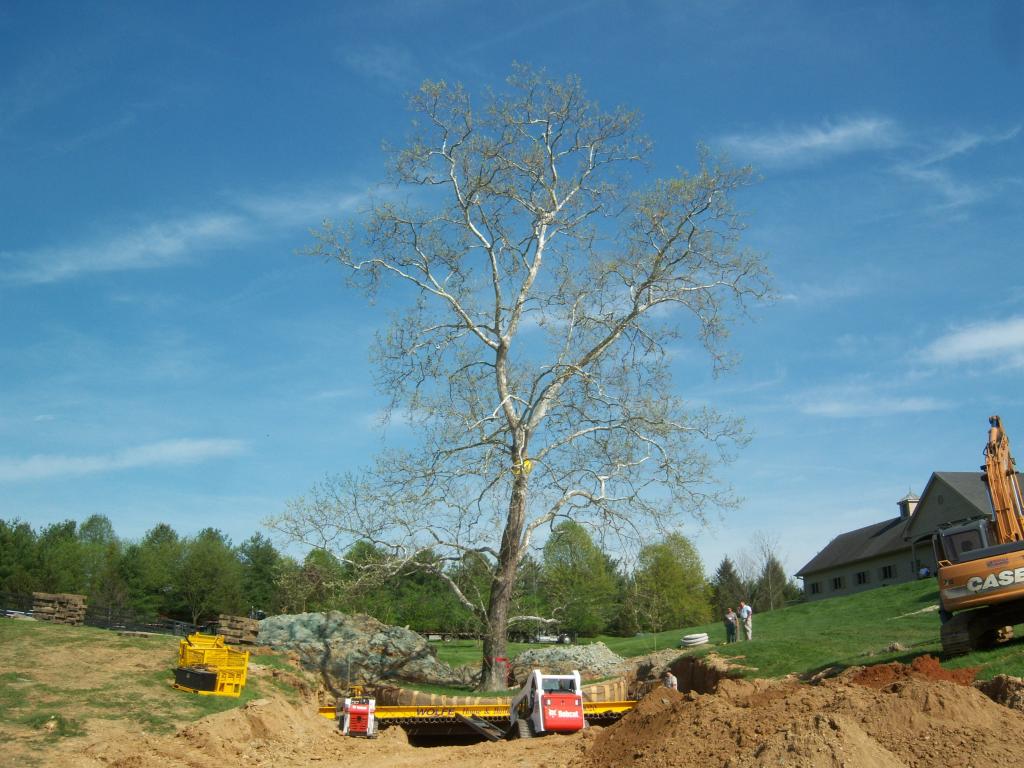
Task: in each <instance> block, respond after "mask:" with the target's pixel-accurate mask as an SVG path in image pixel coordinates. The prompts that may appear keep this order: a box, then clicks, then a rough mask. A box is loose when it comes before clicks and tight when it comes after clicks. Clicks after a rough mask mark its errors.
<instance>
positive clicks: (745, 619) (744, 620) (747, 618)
mask: <svg viewBox="0 0 1024 768" xmlns="http://www.w3.org/2000/svg"><path fill="white" fill-rule="evenodd" d="M753 615H754V609H753V608H751V607H750V606H749V605H747V604H746V603H744V602H743V601H742V600H740V623H741V624H743V634H744V635H746V639H747V640H753V638H754V626H753V621H752V619H751V617H752V616H753Z"/></svg>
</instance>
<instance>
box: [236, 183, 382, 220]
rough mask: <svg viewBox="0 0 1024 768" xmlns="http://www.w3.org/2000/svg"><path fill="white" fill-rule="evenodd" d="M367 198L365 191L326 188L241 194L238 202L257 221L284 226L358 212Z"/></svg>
mask: <svg viewBox="0 0 1024 768" xmlns="http://www.w3.org/2000/svg"><path fill="white" fill-rule="evenodd" d="M366 200H367V196H366V193H364V192H350V193H338V192H335V191H330V190H323V191H320V192H300V193H297V194H294V195H288V194H280V195H248V196H243V197H240V198H239V199H238V201H237V203H238V206H239V207H240V208H241V209H242V210H243V211H245V212H246V213H248V214H249V215H251V216H253V217H254V218H256V219H257V220H259V221H262V222H266V223H268V224H272V225H274V226H282V227H284V226H293V225H296V224H305V225H315V224H319V223H320V222H321V221H323V220H324V219H325V218H330V217H332V216H336V215H339V214H345V213H352V212H354V211H357V210H358V209H359V208H360V207H361V206H362V205H363V204H365V203H366Z"/></svg>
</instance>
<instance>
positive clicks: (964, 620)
mask: <svg viewBox="0 0 1024 768" xmlns="http://www.w3.org/2000/svg"><path fill="white" fill-rule="evenodd" d="M981 469H982V471H983V472H984V478H985V482H986V483H987V485H988V492H989V499H990V500H991V502H992V515H991V516H983V517H980V518H974V519H971V520H967V521H960V522H958V523H955V524H952V525H949V526H947V527H944V528H941V529H940V530H938V531H937V532H936V533H935V535H934V536H933V537H932V546H933V547H934V548H935V561H936V563H938V574H937V576H938V580H939V617H940V618H941V620H942V629H941V636H942V650H943V651H944V652H945V653H947V654H958V653H967V652H968V651H971V650H974V649H977V648H985V647H988V646H991V645H993V644H995V643H996V642H998V641H1001V640H1005V639H1008V638H1009V637H1012V633H1013V629H1012V627H1013V625H1014V624H1020V623H1022V622H1024V503H1022V497H1021V491H1020V480H1019V478H1018V476H1017V465H1016V463H1015V462H1014V460H1013V456H1011V455H1010V440H1009V438H1008V437H1007V436H1006V432H1004V431H1003V425H1002V421H1001V420H1000V418H999V417H998V416H992V417H991V418H989V431H988V443H987V444H986V446H985V465H984V466H983V467H982V468H981Z"/></svg>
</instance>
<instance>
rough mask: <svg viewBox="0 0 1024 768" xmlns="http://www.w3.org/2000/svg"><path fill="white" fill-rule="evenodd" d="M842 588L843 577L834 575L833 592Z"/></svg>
mask: <svg viewBox="0 0 1024 768" xmlns="http://www.w3.org/2000/svg"><path fill="white" fill-rule="evenodd" d="M842 588H843V577H842V576H835V577H833V579H832V591H833V592H838V591H839V590H841V589H842Z"/></svg>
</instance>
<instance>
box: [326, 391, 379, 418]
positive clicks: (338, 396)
mask: <svg viewBox="0 0 1024 768" xmlns="http://www.w3.org/2000/svg"><path fill="white" fill-rule="evenodd" d="M357 394H358V390H356V389H353V388H352V387H343V388H341V389H325V390H322V391H320V392H316V393H315V394H313V395H310V398H309V399H310V400H344V399H346V398H350V397H355V396H356V395H357ZM378 423H379V422H378Z"/></svg>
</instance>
